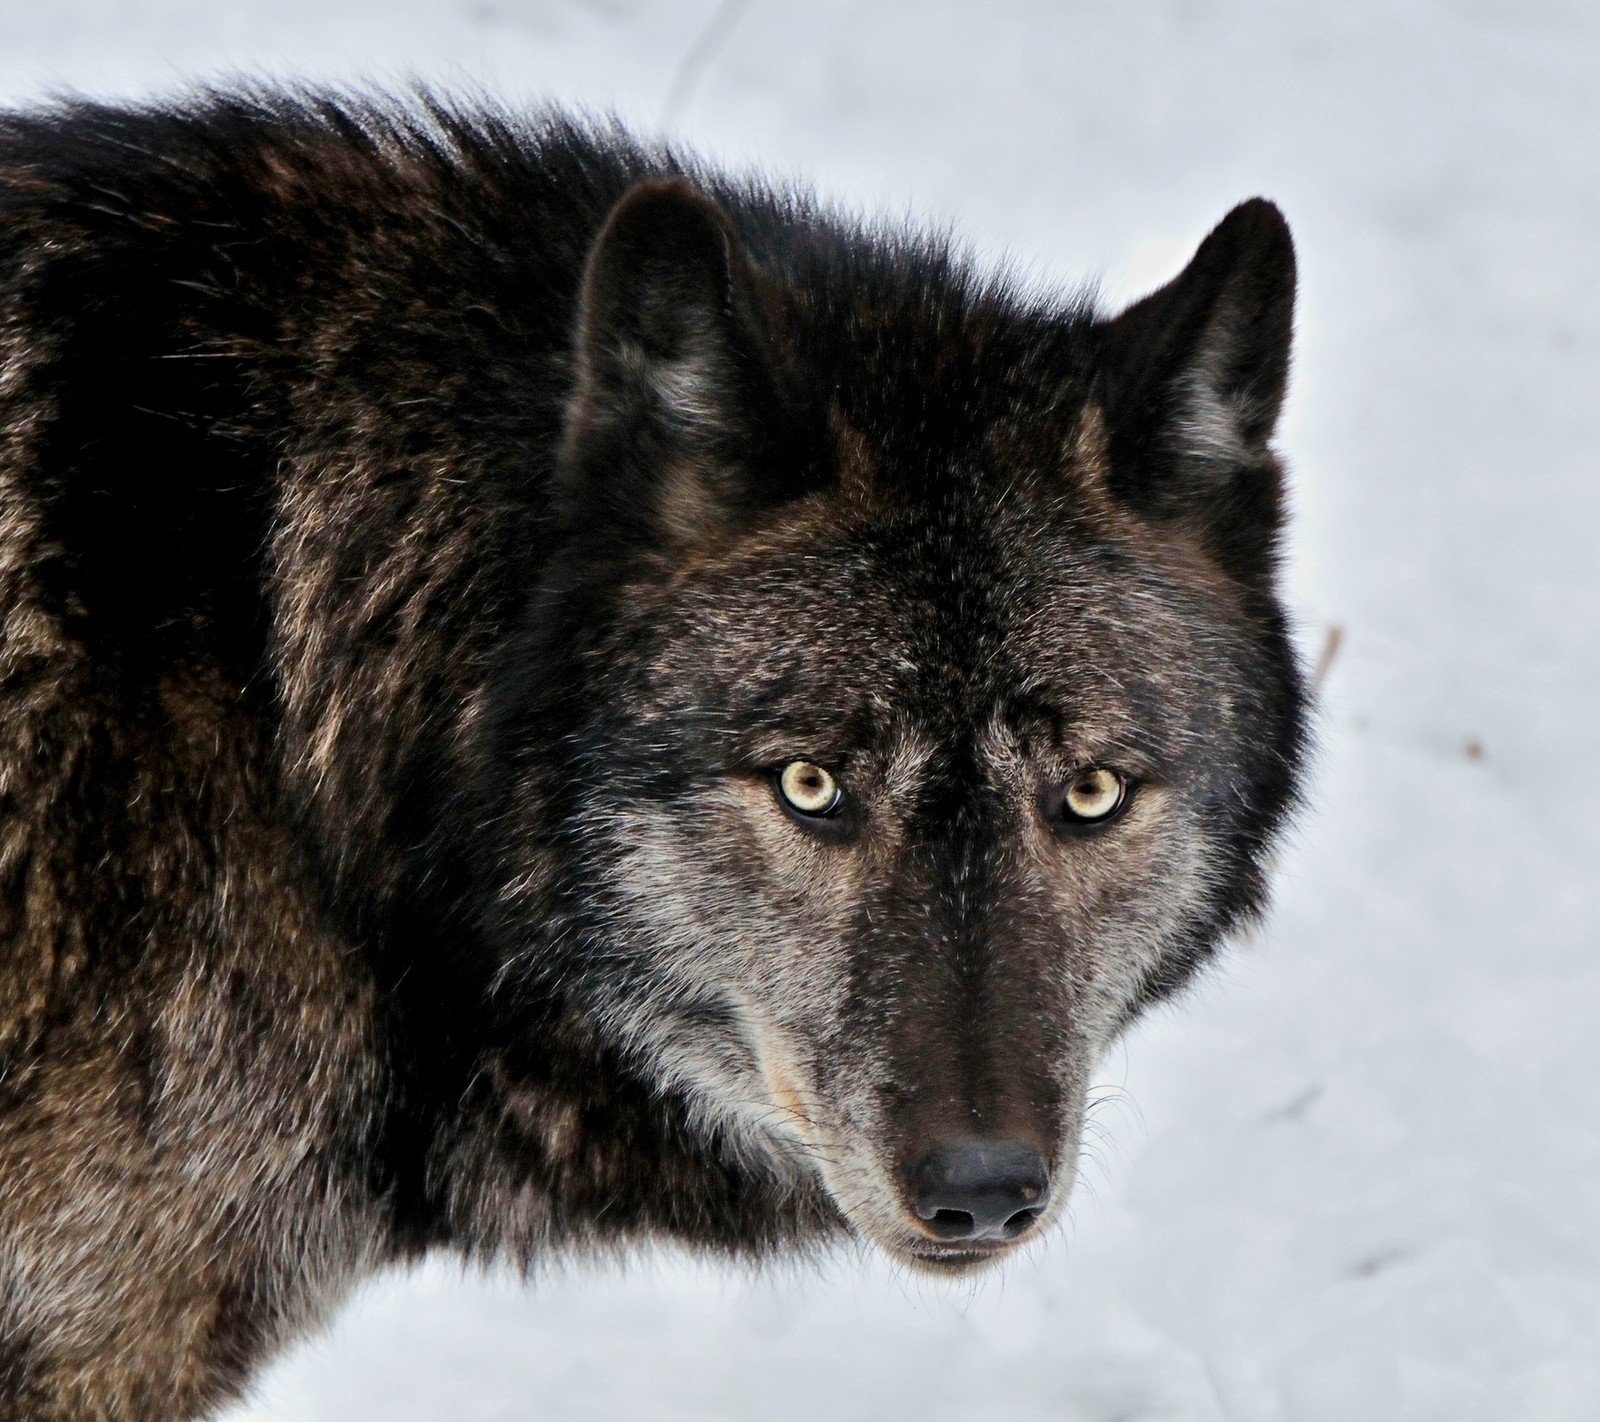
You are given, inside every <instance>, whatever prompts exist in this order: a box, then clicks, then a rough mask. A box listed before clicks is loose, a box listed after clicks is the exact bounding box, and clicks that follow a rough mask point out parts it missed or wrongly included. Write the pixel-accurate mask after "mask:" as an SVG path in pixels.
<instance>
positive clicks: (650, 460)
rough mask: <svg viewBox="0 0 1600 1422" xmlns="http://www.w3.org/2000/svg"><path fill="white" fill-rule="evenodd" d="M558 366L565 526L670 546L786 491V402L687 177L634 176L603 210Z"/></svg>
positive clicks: (720, 215) (756, 321)
mask: <svg viewBox="0 0 1600 1422" xmlns="http://www.w3.org/2000/svg"><path fill="white" fill-rule="evenodd" d="M574 370H575V376H576V378H575V381H574V388H573V394H572V397H571V400H570V402H569V405H568V410H567V425H566V439H565V441H564V446H563V456H562V466H563V467H562V476H561V477H562V483H563V487H562V490H561V493H562V494H563V496H564V498H563V503H564V504H565V507H566V511H567V514H568V517H569V518H570V519H572V520H574V521H575V523H576V524H577V525H578V526H580V527H584V528H586V529H590V530H593V529H596V528H603V529H606V530H608V531H610V532H611V533H612V534H613V535H616V536H619V537H623V538H630V537H631V538H634V539H642V540H649V541H651V542H652V543H653V544H655V545H656V546H675V545H679V544H683V543H692V542H695V541H698V540H700V539H702V538H704V537H706V536H708V535H709V534H710V533H711V532H713V531H714V530H715V528H717V527H718V526H720V525H722V524H724V523H726V522H728V521H729V520H730V519H733V518H736V517H737V516H738V515H739V514H740V513H741V512H742V511H745V510H748V509H750V508H753V507H758V506H761V505H764V504H767V503H770V502H774V501H777V500H780V499H782V498H786V497H790V496H791V495H792V494H793V493H794V492H796V490H795V489H793V488H791V487H790V485H791V484H793V483H794V482H795V479H794V477H791V476H794V475H795V474H796V471H795V469H794V465H795V457H794V454H795V448H796V444H795V441H794V440H793V438H792V431H791V430H790V429H789V426H790V425H791V423H792V419H791V417H790V416H791V413H792V412H791V407H792V405H793V403H794V402H793V401H790V400H785V399H784V398H783V396H782V394H781V392H780V390H779V370H778V360H777V357H776V354H775V351H774V349H773V343H772V339H771V336H770V333H769V331H768V330H767V326H766V322H765V321H764V319H763V317H762V312H761V307H760V302H759V299H758V294H757V290H756V283H755V277H754V274H753V272H752V270H751V267H750V263H749V260H748V258H747V257H746V255H745V252H744V249H743V246H742V244H741V243H740V241H739V239H738V236H737V234H736V233H735V231H734V228H733V224H732V222H731V221H730V220H729V218H728V215H727V214H726V213H725V212H724V211H723V209H722V208H721V207H720V206H719V205H718V204H717V203H716V202H715V201H714V200H713V199H712V198H710V197H709V196H707V195H706V194H705V193H703V192H701V191H700V190H699V189H698V188H696V187H695V186H694V185H693V184H691V183H689V182H688V181H686V180H684V179H682V178H660V179H647V180H645V181H643V182H640V183H639V184H637V185H636V186H635V187H634V188H632V189H631V190H630V191H629V192H628V193H627V194H626V195H625V196H624V197H623V198H622V200H621V201H620V202H618V204H617V205H616V207H615V208H613V209H612V211H611V214H610V215H609V217H608V218H607V219H606V222H605V224H604V225H603V227H602V228H601V230H600V232H599V235H598V236H597V237H596V238H595V240H594V243H593V245H592V246H591V248H590V251H589V255H588V259H587V261H586V263H585V266H584V274H583V282H582V287H581V291H580V296H579V302H578V321H577V330H576V334H575V339H574ZM786 436H788V438H786Z"/></svg>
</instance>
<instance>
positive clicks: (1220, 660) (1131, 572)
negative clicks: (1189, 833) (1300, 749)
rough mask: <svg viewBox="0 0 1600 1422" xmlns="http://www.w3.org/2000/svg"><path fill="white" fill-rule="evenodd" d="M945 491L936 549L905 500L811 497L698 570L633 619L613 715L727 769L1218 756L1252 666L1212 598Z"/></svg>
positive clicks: (1157, 570) (1178, 572) (1165, 561)
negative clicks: (628, 668)
mask: <svg viewBox="0 0 1600 1422" xmlns="http://www.w3.org/2000/svg"><path fill="white" fill-rule="evenodd" d="M963 477H964V478H965V479H966V480H967V481H969V482H970V484H971V485H972V486H973V487H972V488H971V490H969V492H968V494H967V497H966V498H965V499H964V500H963V501H962V507H961V509H960V511H959V513H950V512H947V513H946V514H945V515H944V521H945V522H946V524H947V526H946V527H945V528H943V529H942V530H938V529H937V527H936V520H935V517H934V516H933V515H932V514H930V512H929V510H928V508H927V507H926V504H925V503H924V501H923V500H922V499H917V500H914V501H913V500H907V501H903V502H902V501H890V502H888V503H887V504H884V505H878V506H870V507H863V506H862V505H860V504H859V503H857V502H854V501H852V500H851V499H850V498H848V497H845V496H840V495H832V496H818V497H813V498H810V499H807V500H804V501H802V502H801V503H800V504H799V505H797V506H795V507H794V508H792V509H789V510H786V511H784V513H783V514H782V515H781V516H779V517H778V518H777V519H776V520H774V521H772V522H769V523H768V524H767V525H766V526H764V527H763V528H762V529H761V530H760V531H759V532H757V533H753V534H751V535H750V536H748V537H746V538H742V539H736V540H735V541H734V542H733V543H732V544H731V545H730V546H729V547H728V548H726V549H725V550H723V551H722V552H721V553H720V554H719V555H717V556H714V557H708V558H705V559H703V560H700V561H698V562H696V563H695V564H694V565H693V566H691V567H689V568H688V569H686V570H684V571H683V572H682V574H681V575H680V576H679V577H678V578H677V579H676V580H675V581H674V584H673V592H672V596H671V597H670V599H663V600H661V601H652V600H650V599H641V600H640V602H639V603H638V604H637V606H636V611H635V614H634V618H633V619H632V626H631V627H630V629H629V631H630V634H631V635H633V636H642V637H643V638H645V639H646V641H647V642H648V644H649V654H648V655H647V656H645V657H643V658H641V659H639V661H638V662H637V663H636V664H635V670H634V673H633V675H634V680H635V684H634V685H633V686H631V687H629V688H628V689H627V692H626V694H620V695H618V696H617V697H616V698H615V700H614V702H613V704H615V705H617V706H620V707H626V708H628V709H629V710H630V711H631V713H632V715H633V716H634V717H636V718H637V719H638V720H639V721H643V722H651V723H654V724H655V725H656V726H657V728H658V729H660V730H662V731H665V730H667V729H668V728H669V727H671V726H676V727H677V728H678V729H679V731H680V732H681V733H682V734H684V735H686V736H696V735H700V736H703V735H706V734H707V733H715V739H716V741H717V742H718V743H719V744H720V745H721V746H722V747H723V749H724V751H725V753H726V754H728V755H730V756H732V757H733V758H734V759H736V760H737V759H738V758H740V757H741V756H745V757H753V758H755V759H761V758H762V757H763V756H764V755H766V754H767V753H770V754H772V755H774V756H776V755H780V754H782V753H784V752H785V751H787V752H792V753H794V754H809V755H819V756H821V755H830V754H831V755H839V754H843V753H847V752H849V751H852V750H862V749H864V748H867V747H872V746H876V747H880V748H884V749H887V748H888V747H889V745H890V744H891V743H893V742H896V741H899V740H905V739H912V740H915V741H917V742H919V743H922V744H924V745H937V746H943V747H953V746H954V745H956V744H958V743H965V744H972V743H975V742H976V741H990V742H993V741H995V740H997V739H998V740H1001V741H1005V742H1008V743H1010V744H1012V745H1014V746H1015V747H1016V748H1017V749H1019V750H1020V751H1022V752H1023V753H1026V754H1028V755H1031V756H1035V757H1039V758H1041V759H1044V760H1046V761H1049V762H1052V763H1056V764H1057V766H1058V768H1070V766H1071V764H1072V763H1073V762H1075V761H1076V762H1084V761H1089V760H1093V759H1096V758H1101V757H1106V756H1115V757H1117V758H1118V759H1119V761H1120V762H1121V763H1123V764H1124V765H1125V768H1127V769H1129V770H1137V771H1139V772H1141V773H1146V774H1148V773H1153V772H1154V771H1155V770H1156V769H1157V768H1165V767H1173V768H1176V763H1177V762H1179V761H1180V760H1182V759H1183V758H1185V757H1187V756H1188V755H1189V754H1191V753H1192V752H1193V751H1194V750H1195V749H1196V748H1197V747H1198V746H1200V745H1203V744H1205V743H1207V742H1210V743H1211V747H1212V750H1213V752H1216V751H1220V749H1221V747H1219V746H1217V745H1216V744H1215V741H1216V737H1217V734H1218V732H1219V730H1221V729H1222V727H1221V722H1222V720H1223V718H1224V712H1225V711H1226V709H1227V703H1228V701H1229V700H1230V694H1229V693H1230V683H1236V684H1237V688H1236V689H1237V693H1238V696H1239V698H1240V699H1244V697H1245V694H1246V692H1247V688H1248V678H1249V674H1250V667H1251V662H1252V652H1251V647H1250V643H1249V639H1248V637H1247V636H1245V635H1242V634H1241V629H1240V627H1239V626H1238V625H1237V624H1238V622H1239V621H1240V613H1239V609H1238V607H1237V605H1236V603H1237V599H1236V598H1234V597H1233V596H1232V594H1231V590H1230V589H1229V588H1228V587H1227V586H1226V584H1225V582H1224V581H1223V580H1221V579H1219V578H1217V577H1215V576H1214V575H1213V574H1211V573H1210V572H1209V571H1208V570H1206V569H1204V568H1200V567H1196V566H1195V562H1194V560H1192V559H1187V558H1185V557H1183V556H1182V554H1181V550H1177V551H1173V552H1172V553H1170V554H1169V555H1168V556H1166V557H1163V556H1162V554H1161V550H1160V547H1159V540H1147V543H1154V544H1155V547H1153V548H1152V547H1149V546H1147V547H1145V548H1144V549H1143V550H1142V551H1141V550H1138V549H1136V548H1135V547H1132V546H1127V543H1128V539H1129V537H1130V535H1129V534H1128V533H1127V532H1126V531H1124V530H1120V529H1118V528H1117V526H1116V524H1115V521H1114V520H1113V521H1110V522H1108V523H1106V524H1104V525H1097V523H1096V520H1095V518H1094V517H1093V516H1092V511H1091V513H1090V514H1087V515H1086V514H1085V512H1084V510H1083V508H1082V507H1081V504H1082V503H1083V502H1085V501H1086V498H1079V497H1074V496H1070V495H1065V494H1062V493H1061V492H1059V491H1058V492H1057V493H1056V494H1054V495H1051V496H1043V495H1040V494H1038V493H1036V492H1023V491H1020V490H1019V489H1018V487H1017V486H1016V484H1015V483H1012V482H1010V480H1009V478H1008V477H1006V476H1003V475H1001V474H996V473H995V472H994V471H982V470H970V469H969V470H968V471H966V472H965V474H964V475H963ZM997 485H998V486H999V487H998V488H996V487H994V486H997ZM1091 502H1092V501H1091ZM919 505H920V507H919Z"/></svg>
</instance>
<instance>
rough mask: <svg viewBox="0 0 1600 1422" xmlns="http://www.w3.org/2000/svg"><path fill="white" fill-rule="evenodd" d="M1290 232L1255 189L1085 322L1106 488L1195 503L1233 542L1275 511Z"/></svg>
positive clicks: (1266, 531) (1176, 512) (1265, 525)
mask: <svg viewBox="0 0 1600 1422" xmlns="http://www.w3.org/2000/svg"><path fill="white" fill-rule="evenodd" d="M1294 291H1295V259H1294V243H1293V240H1292V239H1291V237H1290V235H1289V225H1288V223H1286V222H1285V221H1284V219H1283V214H1282V213H1281V212H1279V211H1278V209H1277V208H1276V207H1275V206H1273V204H1272V203H1270V202H1268V201H1266V200H1265V199H1264V198H1253V199H1251V200H1250V201H1249V202H1245V203H1241V204H1240V205H1239V206H1238V207H1236V208H1234V209H1233V211H1232V212H1230V213H1229V214H1228V215H1227V216H1226V217H1225V218H1223V220H1222V221H1221V222H1220V223H1219V224H1218V225H1217V227H1216V228H1215V229H1214V230H1213V231H1212V233H1211V235H1210V236H1209V237H1207V238H1206V239H1205V241H1203V242H1202V243H1201V244H1200V248H1199V250H1198V251H1197V252H1196V253H1195V255H1194V259H1193V260H1192V261H1191V262H1190V263H1189V265H1188V266H1187V267H1186V268H1185V269H1184V270H1183V271H1182V272H1181V273H1180V274H1179V275H1178V276H1177V277H1175V278H1174V279H1173V280H1172V281H1170V282H1168V283H1167V285H1166V286H1164V287H1162V288H1161V289H1160V290H1159V291H1155V292H1152V293H1151V294H1150V295H1149V296H1146V297H1145V298H1144V299H1143V300H1141V301H1138V302H1136V303H1135V304H1134V305H1132V306H1130V307H1129V308H1128V309H1127V310H1126V311H1124V312H1123V313H1122V314H1121V315H1120V316H1116V317H1113V318H1112V319H1111V320H1109V321H1106V322H1103V323H1102V324H1101V325H1100V326H1099V327H1098V328H1097V330H1098V334H1099V337H1100V342H1101V344H1100V355H1101V391H1102V398H1103V400H1104V404H1105V418H1106V424H1107V430H1108V433H1109V436H1110V439H1111V451H1110V452H1111V460H1110V465H1111V469H1112V471H1113V474H1112V477H1113V482H1114V484H1115V486H1116V491H1117V492H1118V493H1119V494H1121V495H1122V496H1123V497H1124V498H1125V499H1126V500H1127V501H1128V502H1129V503H1131V504H1133V505H1134V506H1135V507H1137V508H1139V509H1141V510H1142V511H1145V512H1148V513H1151V514H1154V515H1156V516H1158V517H1179V518H1182V517H1191V518H1192V517H1195V516H1198V517H1199V518H1200V519H1201V521H1202V522H1203V523H1204V524H1205V525H1207V526H1208V527H1209V531H1210V532H1211V533H1212V534H1214V535H1215V536H1217V537H1219V538H1221V539H1222V540H1223V541H1224V542H1225V543H1227V544H1229V545H1230V546H1236V551H1238V552H1239V553H1240V554H1241V555H1244V556H1247V557H1248V556H1249V555H1250V553H1251V552H1252V551H1255V552H1257V553H1264V552H1265V551H1266V547H1268V546H1270V540H1271V536H1272V533H1273V532H1274V531H1275V529H1276V527H1277V523H1278V518H1279V510H1280V503H1281V491H1280V488H1279V474H1278V468H1277V464H1276V462H1275V461H1274V459H1273V457H1272V453H1271V450H1270V449H1269V447H1268V441H1269V440H1270V438H1271V436H1272V432H1273V428H1274V426H1275V425H1276V423H1277V419H1278V413H1279V410H1280V409H1281V408H1282V405H1283V395H1284V387H1285V385H1286V383H1287V380H1288V374H1289V344H1290V337H1291V334H1292V329H1293V323H1294Z"/></svg>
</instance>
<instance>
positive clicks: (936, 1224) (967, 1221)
mask: <svg viewBox="0 0 1600 1422" xmlns="http://www.w3.org/2000/svg"><path fill="white" fill-rule="evenodd" d="M923 1223H925V1224H926V1225H927V1226H928V1228H929V1229H931V1230H932V1231H933V1232H934V1234H935V1235H937V1236H938V1237H939V1238H940V1239H971V1238H972V1236H973V1235H975V1234H976V1233H977V1232H978V1225H977V1221H976V1220H974V1219H973V1218H972V1216H971V1215H969V1214H968V1213H967V1212H966V1211H965V1210H935V1211H934V1212H933V1213H932V1214H931V1215H929V1216H928V1217H927V1218H926V1219H925V1220H924V1221H923Z"/></svg>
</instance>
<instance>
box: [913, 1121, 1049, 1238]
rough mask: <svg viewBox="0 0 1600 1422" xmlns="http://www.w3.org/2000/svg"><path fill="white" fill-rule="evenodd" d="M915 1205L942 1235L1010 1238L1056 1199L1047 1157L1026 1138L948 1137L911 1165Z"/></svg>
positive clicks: (936, 1234)
mask: <svg viewBox="0 0 1600 1422" xmlns="http://www.w3.org/2000/svg"><path fill="white" fill-rule="evenodd" d="M906 1183H907V1185H908V1186H909V1187H910V1195H911V1205H912V1209H913V1211H914V1213H915V1214H916V1216H917V1218H918V1219H919V1220H921V1221H922V1223H923V1226H924V1228H925V1229H926V1230H927V1231H928V1233H929V1234H931V1235H933V1236H934V1237H935V1238H936V1239H944V1240H954V1239H971V1240H996V1241H997V1240H1009V1239H1015V1238H1017V1236H1019V1235H1021V1234H1022V1233H1024V1232H1025V1231H1026V1230H1028V1229H1031V1228H1032V1226H1033V1223H1034V1221H1035V1220H1036V1219H1037V1218H1038V1217H1039V1216H1040V1215H1041V1214H1043V1213H1044V1210H1045V1208H1046V1206H1047V1205H1048V1204H1049V1201H1050V1177H1049V1172H1048V1171H1047V1169H1046V1167H1045V1163H1044V1159H1043V1157H1041V1156H1040V1154H1039V1152H1038V1151H1037V1150H1035V1149H1034V1148H1033V1147H1032V1146H1031V1145H1029V1144H1027V1143H1026V1142H1025V1141H1020V1140H1015V1139H1005V1138H1001V1139H992V1138H987V1137H975V1136H968V1137H958V1138H955V1139H953V1140H948V1141H946V1142H944V1143H943V1144H942V1145H940V1146H938V1147H937V1148H936V1149H934V1150H932V1151H930V1152H929V1153H928V1154H927V1155H925V1156H923V1157H922V1158H921V1159H920V1160H917V1161H915V1162H913V1163H912V1164H910V1165H908V1166H907V1167H906Z"/></svg>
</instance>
